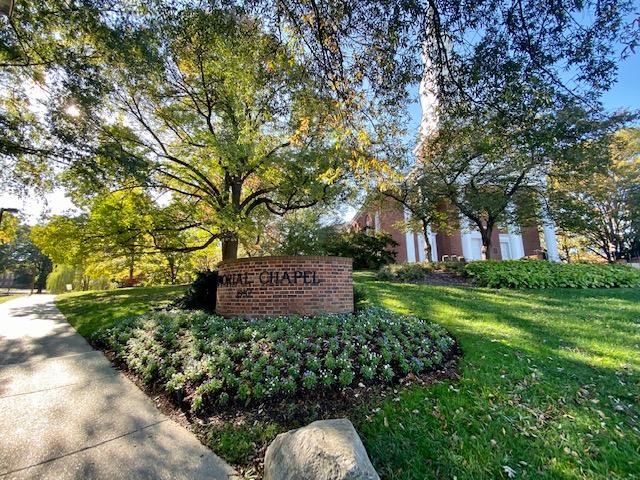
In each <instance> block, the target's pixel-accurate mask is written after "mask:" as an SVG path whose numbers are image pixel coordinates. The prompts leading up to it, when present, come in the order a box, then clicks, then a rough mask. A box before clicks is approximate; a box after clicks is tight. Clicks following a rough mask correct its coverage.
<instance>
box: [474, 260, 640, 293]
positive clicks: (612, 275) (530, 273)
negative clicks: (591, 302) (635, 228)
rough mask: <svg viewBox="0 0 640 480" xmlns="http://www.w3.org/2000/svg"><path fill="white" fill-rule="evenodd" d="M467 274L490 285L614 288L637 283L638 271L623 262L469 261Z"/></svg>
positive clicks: (639, 284)
mask: <svg viewBox="0 0 640 480" xmlns="http://www.w3.org/2000/svg"><path fill="white" fill-rule="evenodd" d="M465 270H466V272H467V274H468V275H469V276H470V277H471V278H473V279H474V280H475V282H476V283H477V284H478V285H481V286H486V287H493V288H553V287H557V288H613V287H637V286H640V270H638V269H635V268H633V267H629V266H626V265H611V264H596V263H554V262H547V261H542V260H506V261H482V262H471V263H469V264H467V266H466V267H465Z"/></svg>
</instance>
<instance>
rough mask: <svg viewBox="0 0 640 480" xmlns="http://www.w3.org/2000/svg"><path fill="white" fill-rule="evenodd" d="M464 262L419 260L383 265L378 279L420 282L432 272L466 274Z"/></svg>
mask: <svg viewBox="0 0 640 480" xmlns="http://www.w3.org/2000/svg"><path fill="white" fill-rule="evenodd" d="M465 265H466V264H465V263H464V262H420V263H402V264H392V265H385V266H384V267H382V268H381V269H380V270H379V271H378V273H377V278H378V280H390V281H398V282H420V281H423V280H426V279H427V278H429V275H430V274H432V273H433V272H448V273H451V274H454V275H459V276H466V272H465V269H464V267H465Z"/></svg>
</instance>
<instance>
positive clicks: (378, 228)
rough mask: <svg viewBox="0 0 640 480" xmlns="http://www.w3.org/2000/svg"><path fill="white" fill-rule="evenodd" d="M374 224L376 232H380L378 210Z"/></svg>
mask: <svg viewBox="0 0 640 480" xmlns="http://www.w3.org/2000/svg"><path fill="white" fill-rule="evenodd" d="M373 226H374V229H375V232H376V233H378V232H380V212H376V214H375V216H374V217H373Z"/></svg>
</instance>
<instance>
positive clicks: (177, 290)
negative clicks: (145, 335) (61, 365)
mask: <svg viewBox="0 0 640 480" xmlns="http://www.w3.org/2000/svg"><path fill="white" fill-rule="evenodd" d="M185 289H186V287H185V286H183V285H179V286H165V287H131V288H119V289H117V290H107V291H95V292H73V293H65V294H62V295H58V296H57V297H56V305H57V307H58V308H59V309H60V311H61V312H62V313H63V314H64V316H65V317H67V320H69V323H70V324H71V325H73V326H74V328H75V329H76V330H77V331H78V333H80V335H82V336H84V337H88V336H90V335H91V334H92V333H93V332H95V331H96V330H99V329H100V328H104V327H109V326H111V325H113V324H114V323H115V322H117V321H118V320H122V319H124V318H127V317H131V316H135V315H141V314H143V313H145V312H147V311H149V310H150V309H151V308H157V307H162V306H165V305H168V304H169V303H171V302H172V301H173V300H175V299H176V298H177V297H179V296H180V295H181V294H182V293H183V292H184V291H185Z"/></svg>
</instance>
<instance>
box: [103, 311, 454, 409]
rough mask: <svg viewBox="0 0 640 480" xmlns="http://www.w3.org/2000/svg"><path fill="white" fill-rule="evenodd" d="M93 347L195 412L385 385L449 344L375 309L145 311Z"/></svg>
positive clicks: (430, 328) (439, 334) (427, 328)
mask: <svg viewBox="0 0 640 480" xmlns="http://www.w3.org/2000/svg"><path fill="white" fill-rule="evenodd" d="M96 340H98V341H99V342H102V343H103V344H105V345H106V346H107V347H108V348H110V349H112V350H113V351H114V353H115V354H116V356H117V358H118V359H119V360H120V361H122V362H124V364H125V365H126V367H127V368H129V369H130V370H132V371H133V372H135V373H136V374H138V375H139V376H140V377H141V378H142V379H143V380H144V381H145V382H148V383H153V384H155V385H160V386H162V387H163V388H164V389H166V390H169V391H175V392H177V394H178V396H179V397H180V398H186V399H188V400H189V401H190V403H191V408H192V410H194V411H197V410H199V409H201V408H203V407H207V406H212V405H226V404H227V403H228V402H240V403H242V404H248V403H250V402H253V401H255V402H259V401H263V400H265V399H269V398H275V397H291V396H294V395H311V394H313V392H315V393H316V394H317V393H320V392H326V391H331V390H336V389H340V388H345V387H348V386H350V385H354V384H358V383H359V382H362V383H364V384H369V385H371V384H376V383H388V382H393V381H395V380H398V379H399V378H401V377H404V376H406V375H407V374H409V373H414V374H419V373H421V372H423V371H425V370H428V369H429V368H431V367H433V366H435V365H438V364H440V363H442V362H443V361H444V358H445V356H446V355H447V354H448V353H449V352H451V350H452V346H453V344H454V341H453V340H452V339H451V337H449V336H448V335H447V333H446V332H445V331H444V330H443V329H442V328H441V327H440V326H438V325H436V324H433V323H430V322H427V321H424V320H421V319H419V318H416V317H413V316H405V315H399V314H395V313H392V312H390V311H388V310H385V309H382V308H379V307H375V308H374V307H370V308H367V309H365V310H362V311H360V312H358V313H356V314H354V315H321V316H316V317H313V318H308V317H296V316H291V317H272V318H263V319H259V320H245V319H238V318H236V319H224V318H221V317H218V316H215V315H207V314H206V313H204V312H201V311H197V312H188V311H184V310H173V311H169V312H152V313H149V314H147V315H144V316H142V317H137V318H133V319H130V320H127V321H125V322H123V323H121V324H119V325H117V326H116V327H113V328H111V329H107V330H103V331H101V332H98V334H97V338H96Z"/></svg>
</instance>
